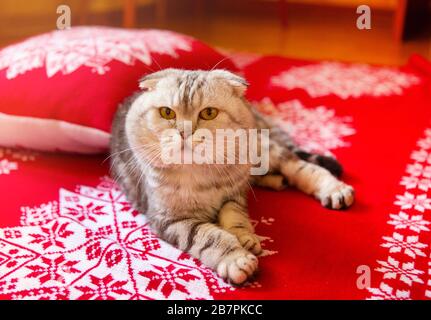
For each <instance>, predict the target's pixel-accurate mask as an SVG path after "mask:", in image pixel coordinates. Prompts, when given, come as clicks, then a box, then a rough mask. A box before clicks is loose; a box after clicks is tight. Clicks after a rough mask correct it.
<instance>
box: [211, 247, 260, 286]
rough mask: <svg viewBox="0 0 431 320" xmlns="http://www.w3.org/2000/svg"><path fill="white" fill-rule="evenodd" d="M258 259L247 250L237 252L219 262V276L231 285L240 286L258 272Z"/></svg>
mask: <svg viewBox="0 0 431 320" xmlns="http://www.w3.org/2000/svg"><path fill="white" fill-rule="evenodd" d="M257 265H258V261H257V258H256V257H255V256H254V255H253V254H251V253H250V252H248V251H246V250H242V249H241V250H235V251H233V252H232V253H230V254H228V255H227V256H225V257H223V259H222V260H221V261H220V262H219V264H218V266H217V274H218V275H219V276H220V277H222V278H223V279H225V280H227V281H228V282H230V283H233V284H236V285H239V284H242V283H244V282H245V281H247V279H249V278H250V277H251V276H252V275H253V274H254V273H255V272H256V270H257Z"/></svg>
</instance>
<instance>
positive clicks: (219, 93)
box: [110, 69, 354, 285]
mask: <svg viewBox="0 0 431 320" xmlns="http://www.w3.org/2000/svg"><path fill="white" fill-rule="evenodd" d="M247 85H248V84H247V82H246V80H245V79H243V78H242V77H240V76H238V75H236V74H233V73H231V72H229V71H226V70H212V71H202V70H180V69H165V70H162V71H158V72H155V73H152V74H149V75H147V76H145V77H143V78H142V79H141V80H140V82H139V86H140V88H141V89H142V90H141V91H139V92H137V93H136V94H134V95H133V96H131V97H129V98H128V99H126V100H125V102H123V103H122V104H121V105H120V107H119V109H118V111H117V113H116V115H115V117H114V121H113V126H112V138H111V156H110V157H111V173H112V176H113V178H114V179H115V181H117V182H118V183H119V185H120V186H121V188H122V190H123V191H124V192H125V194H126V196H127V198H128V200H129V201H130V202H131V203H132V204H133V206H134V207H135V208H136V209H137V210H138V211H139V212H142V213H145V215H146V216H147V218H148V221H149V223H150V226H151V228H152V230H153V231H154V233H155V234H157V235H158V236H159V237H160V238H161V239H163V240H165V241H167V242H168V243H170V244H172V245H174V246H175V247H177V248H179V249H180V250H183V251H184V252H188V253H189V254H191V255H192V256H193V257H195V258H197V259H199V260H200V261H201V262H202V263H203V264H204V265H206V266H208V267H210V268H212V269H213V270H215V271H216V272H217V274H218V275H219V276H220V277H222V278H223V279H225V280H226V281H228V282H230V283H232V284H235V285H240V284H243V283H244V282H246V281H247V280H248V279H250V278H251V277H252V276H253V275H254V273H255V272H256V271H257V267H258V259H257V257H256V256H258V255H259V254H260V253H261V252H262V247H261V245H260V241H259V238H258V236H256V234H255V233H254V230H253V226H252V224H251V222H250V219H249V216H248V212H247V194H248V191H249V189H250V183H253V184H255V185H258V186H263V187H269V188H272V189H275V190H282V189H284V188H285V187H286V186H288V185H289V186H294V187H296V188H298V189H299V190H301V191H303V192H305V193H307V194H310V195H313V196H314V197H316V198H317V199H318V200H320V202H321V204H322V205H323V206H326V207H328V208H331V209H342V208H346V207H349V206H350V205H352V203H353V199H354V191H353V188H352V187H351V186H349V185H347V184H345V183H343V182H341V181H340V180H338V179H337V176H339V175H340V174H341V166H340V165H339V163H338V162H337V161H336V160H335V159H333V158H330V157H325V156H321V155H316V154H310V153H307V152H304V151H302V150H301V149H299V148H298V147H296V146H295V144H294V143H293V141H292V140H291V138H290V137H289V135H288V134H287V133H285V132H284V131H283V130H281V129H280V128H277V127H273V126H271V124H270V123H268V122H267V121H266V120H265V118H264V117H263V116H261V115H259V113H258V112H256V111H255V110H254V108H252V107H251V106H250V104H249V102H248V101H247V100H246V99H245V97H244V94H245V91H246V88H247ZM186 121H191V123H192V133H191V136H190V133H189V134H188V135H187V134H186V133H185V125H184V123H185V122H186ZM256 128H258V129H259V130H262V129H269V130H270V131H269V148H268V151H269V171H268V173H267V174H266V175H262V176H257V175H256V176H251V175H250V168H251V167H252V165H251V164H218V163H215V164H195V163H193V164H165V163H164V162H163V161H162V157H161V149H162V146H163V143H161V141H163V135H162V132H163V131H164V130H166V129H171V130H173V133H172V134H173V136H172V137H171V140H169V139H168V140H169V141H170V142H169V141H168V142H166V143H171V142H172V139H173V138H174V137H175V139H179V141H180V142H181V143H182V150H181V152H183V153H184V154H185V153H186V152H188V151H186V149H187V148H188V147H187V146H186V143H185V141H186V139H189V138H191V139H192V144H193V145H195V144H196V145H199V144H200V143H206V142H205V141H203V140H199V139H195V135H196V132H197V131H198V129H207V130H209V131H210V132H214V131H215V130H216V129H233V130H236V129H256ZM195 140H196V141H195ZM187 141H188V140H187ZM209 143H212V142H209ZM223 152H225V151H223Z"/></svg>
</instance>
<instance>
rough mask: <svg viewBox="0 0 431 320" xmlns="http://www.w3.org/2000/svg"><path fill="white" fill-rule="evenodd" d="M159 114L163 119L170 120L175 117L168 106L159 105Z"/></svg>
mask: <svg viewBox="0 0 431 320" xmlns="http://www.w3.org/2000/svg"><path fill="white" fill-rule="evenodd" d="M159 112H160V115H161V116H162V118H163V119H166V120H172V119H175V116H176V115H175V111H174V110H172V109H171V108H168V107H160V108H159Z"/></svg>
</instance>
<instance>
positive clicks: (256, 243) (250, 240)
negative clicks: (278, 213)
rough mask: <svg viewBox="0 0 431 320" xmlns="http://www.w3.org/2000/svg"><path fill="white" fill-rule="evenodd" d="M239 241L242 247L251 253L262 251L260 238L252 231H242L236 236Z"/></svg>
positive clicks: (256, 253)
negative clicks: (242, 232)
mask: <svg viewBox="0 0 431 320" xmlns="http://www.w3.org/2000/svg"><path fill="white" fill-rule="evenodd" d="M238 240H239V243H241V245H242V247H243V248H244V249H246V250H248V251H250V252H251V253H253V254H255V255H258V254H260V253H261V252H262V247H261V245H260V240H259V238H258V237H257V235H255V234H254V233H244V234H241V235H239V236H238Z"/></svg>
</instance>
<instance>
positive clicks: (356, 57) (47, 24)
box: [0, 6, 431, 65]
mask: <svg viewBox="0 0 431 320" xmlns="http://www.w3.org/2000/svg"><path fill="white" fill-rule="evenodd" d="M356 18H357V15H356V13H355V10H354V9H334V8H321V7H313V6H305V7H304V6H298V7H293V8H290V10H289V12H288V26H287V28H283V27H282V26H281V24H280V20H279V18H278V16H277V14H276V13H274V12H273V13H271V12H265V13H263V12H262V13H260V14H256V13H247V14H245V13H240V12H236V13H235V12H226V11H211V10H210V11H208V10H207V11H206V12H204V14H203V15H201V16H200V17H197V16H196V15H195V14H193V12H190V14H178V15H175V14H169V15H168V17H167V19H166V22H165V23H160V22H159V23H157V22H156V21H155V19H154V15H153V13H152V12H151V11H148V9H145V10H140V11H139V15H138V27H162V28H167V29H170V30H175V31H178V32H183V33H186V34H189V35H192V36H195V37H197V38H200V39H202V40H203V41H205V42H207V43H209V44H211V45H213V46H217V47H220V48H225V49H229V50H237V51H245V52H256V53H262V54H279V55H285V56H289V57H295V58H304V59H312V60H322V59H336V60H343V61H354V62H367V63H376V64H386V65H400V64H403V63H405V62H406V61H407V59H408V57H409V56H410V55H411V54H412V53H415V52H416V53H420V54H422V55H423V56H425V57H427V58H429V59H431V35H430V32H429V30H423V31H422V32H421V33H420V34H418V35H417V36H416V37H415V38H414V39H410V40H408V41H405V42H403V43H397V42H396V41H394V40H393V38H392V14H391V13H389V12H373V15H372V29H371V30H358V29H357V28H356ZM55 19H56V16H55V15H54V16H53V15H52V14H51V15H50V16H46V17H38V18H32V19H26V18H22V17H13V18H8V19H0V45H1V46H3V45H6V44H9V43H12V42H15V41H17V40H20V39H22V38H24V37H26V36H29V35H33V34H37V33H40V32H43V31H48V30H51V29H53V28H54V27H55ZM72 23H73V21H72ZM86 23H88V24H103V25H112V26H120V25H121V13H120V12H118V13H112V14H110V15H104V16H100V15H98V16H91V17H90V18H88V19H87V22H86Z"/></svg>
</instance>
